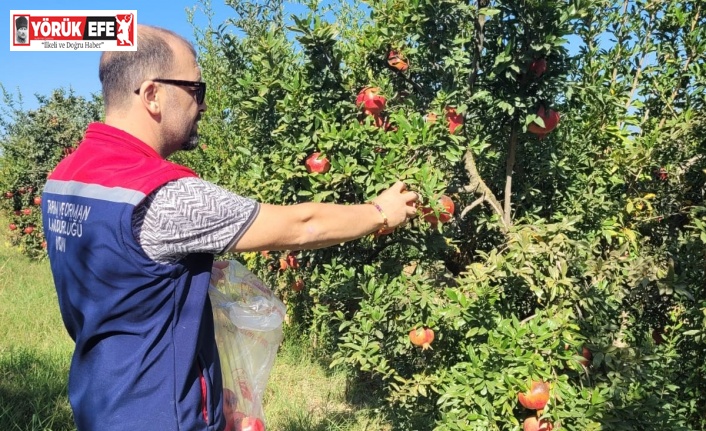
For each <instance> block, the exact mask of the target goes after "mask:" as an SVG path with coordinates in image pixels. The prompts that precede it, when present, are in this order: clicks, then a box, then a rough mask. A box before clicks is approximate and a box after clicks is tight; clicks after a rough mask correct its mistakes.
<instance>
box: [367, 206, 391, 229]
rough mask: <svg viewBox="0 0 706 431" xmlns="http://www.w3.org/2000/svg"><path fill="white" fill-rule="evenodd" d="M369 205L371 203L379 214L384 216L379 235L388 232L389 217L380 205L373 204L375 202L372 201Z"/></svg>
mask: <svg viewBox="0 0 706 431" xmlns="http://www.w3.org/2000/svg"><path fill="white" fill-rule="evenodd" d="M368 203H369V204H370V205H372V206H374V207H375V209H376V210H378V212H379V213H380V215H381V216H382V227H381V228H380V229H379V230H378V233H380V232H382V231H384V230H387V229H388V228H389V226H388V225H387V215H385V211H383V210H382V208H381V207H380V205H378V204H376V203H375V202H373V201H370V202H368Z"/></svg>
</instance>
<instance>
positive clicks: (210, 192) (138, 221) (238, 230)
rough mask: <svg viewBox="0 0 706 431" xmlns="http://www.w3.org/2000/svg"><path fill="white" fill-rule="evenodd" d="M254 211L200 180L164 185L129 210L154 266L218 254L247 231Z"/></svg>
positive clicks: (248, 202)
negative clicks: (192, 257) (190, 255)
mask: <svg viewBox="0 0 706 431" xmlns="http://www.w3.org/2000/svg"><path fill="white" fill-rule="evenodd" d="M259 209H260V205H259V204H258V202H257V201H255V200H253V199H250V198H245V197H242V196H239V195H236V194H234V193H231V192H229V191H228V190H225V189H223V188H221V187H219V186H217V185H215V184H212V183H209V182H207V181H204V180H202V179H200V178H182V179H179V180H175V181H170V182H168V183H166V184H164V185H163V186H161V187H159V188H158V189H157V190H155V191H154V192H152V193H151V194H150V195H149V196H147V197H146V198H145V200H144V201H142V203H141V204H140V205H138V206H137V208H135V211H134V213H133V216H132V230H133V234H134V235H135V238H137V239H138V241H139V243H140V245H141V246H142V249H143V250H144V252H145V253H146V254H147V256H149V257H150V258H151V259H153V260H154V261H156V262H160V263H174V262H176V261H178V260H179V259H181V258H183V257H184V256H186V255H187V254H190V253H212V254H221V253H224V252H225V251H227V250H229V249H230V248H231V247H232V246H233V245H234V244H235V243H236V242H237V241H238V240H239V239H240V238H241V237H242V235H243V234H244V233H245V231H246V230H247V229H248V228H249V227H250V225H251V224H252V222H253V220H255V217H256V216H257V213H258V211H259Z"/></svg>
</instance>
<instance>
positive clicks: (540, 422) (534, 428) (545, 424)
mask: <svg viewBox="0 0 706 431" xmlns="http://www.w3.org/2000/svg"><path fill="white" fill-rule="evenodd" d="M553 428H554V425H552V423H551V422H549V421H548V420H547V419H537V417H536V416H530V417H528V418H527V419H525V422H524V423H523V424H522V430H523V431H551V430H552V429H553Z"/></svg>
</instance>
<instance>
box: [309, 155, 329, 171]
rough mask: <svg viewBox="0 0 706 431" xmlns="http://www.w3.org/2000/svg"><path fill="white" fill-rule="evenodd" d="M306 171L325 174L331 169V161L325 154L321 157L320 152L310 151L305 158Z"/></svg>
mask: <svg viewBox="0 0 706 431" xmlns="http://www.w3.org/2000/svg"><path fill="white" fill-rule="evenodd" d="M304 164H305V165H306V171H307V172H309V173H310V174H311V173H316V174H325V173H326V172H328V171H329V169H331V162H329V160H328V159H327V158H326V156H324V157H321V153H312V154H311V155H310V156H309V157H307V158H306V162H305V163H304Z"/></svg>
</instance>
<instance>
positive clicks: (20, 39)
mask: <svg viewBox="0 0 706 431" xmlns="http://www.w3.org/2000/svg"><path fill="white" fill-rule="evenodd" d="M27 25H28V20H27V17H26V16H20V17H17V18H16V19H15V44H18V45H26V44H28V43H29V39H28V38H27Z"/></svg>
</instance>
